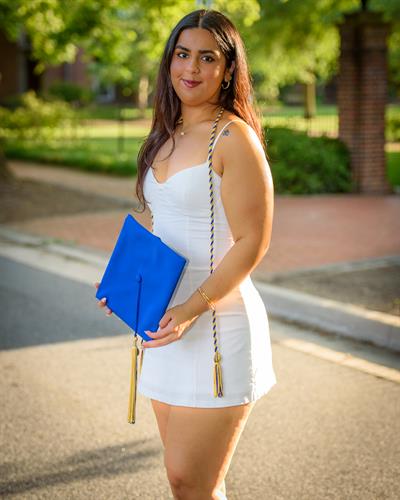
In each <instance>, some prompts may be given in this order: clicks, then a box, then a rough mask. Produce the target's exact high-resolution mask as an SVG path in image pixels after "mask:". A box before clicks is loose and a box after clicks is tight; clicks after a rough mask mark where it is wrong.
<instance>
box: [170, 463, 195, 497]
mask: <svg viewBox="0 0 400 500" xmlns="http://www.w3.org/2000/svg"><path fill="white" fill-rule="evenodd" d="M164 464H165V469H166V472H167V477H168V481H169V484H170V485H171V488H172V491H173V492H174V495H175V498H178V499H180V498H188V497H189V496H191V495H190V493H194V492H197V491H198V489H199V487H201V486H203V487H204V485H199V484H198V480H197V479H196V477H195V475H193V474H192V473H191V472H190V471H188V470H187V469H186V468H185V467H179V466H176V465H174V464H171V463H168V460H167V461H165V462H164Z"/></svg>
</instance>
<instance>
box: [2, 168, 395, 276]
mask: <svg viewBox="0 0 400 500" xmlns="http://www.w3.org/2000/svg"><path fill="white" fill-rule="evenodd" d="M10 166H11V168H12V169H13V171H14V173H15V174H16V175H17V176H19V177H21V178H29V179H35V180H40V181H42V182H48V183H53V184H57V185H63V186H68V187H74V188H76V189H80V190H83V191H88V192H92V193H96V194H102V195H107V196H111V197H116V198H120V199H121V198H124V199H129V200H131V201H132V206H134V205H135V203H136V201H137V200H136V197H135V195H134V191H135V179H134V178H116V177H109V176H105V175H100V174H94V173H83V172H79V171H75V170H72V169H66V168H60V167H44V166H39V165H30V164H26V163H22V162H10ZM126 213H127V209H123V210H112V211H107V209H106V207H105V211H104V212H96V213H85V214H78V215H70V216H54V217H45V218H40V219H36V220H30V221H27V222H20V223H14V224H13V227H15V228H18V229H21V230H24V231H27V232H30V233H34V234H38V235H46V236H52V237H54V238H60V239H62V240H67V241H72V242H74V243H76V244H79V245H85V246H89V247H93V248H96V249H101V250H105V251H111V250H112V248H113V245H114V242H115V238H116V236H117V234H118V232H119V229H120V227H121V224H122V222H123V219H124V218H125V215H126ZM131 213H132V215H134V216H135V217H136V218H137V219H138V220H139V221H140V222H141V223H142V224H144V225H146V226H147V227H149V215H148V214H147V213H145V214H136V213H135V212H133V211H131ZM396 254H400V196H399V195H396V194H392V195H385V196H372V195H371V196H370V195H354V194H338V195H336V194H333V195H313V196H286V195H285V196H280V195H276V196H275V210H274V225H273V233H272V241H271V245H270V248H269V250H268V252H267V255H266V256H265V258H264V259H263V261H262V263H261V264H260V265H259V266H258V268H257V269H256V270H255V271H254V273H253V275H254V277H256V278H260V279H261V278H262V277H263V276H265V275H268V274H269V273H272V272H281V271H289V270H295V269H304V268H311V267H317V266H321V265H324V264H330V263H336V262H345V261H353V260H360V259H368V258H376V257H383V256H387V255H396Z"/></svg>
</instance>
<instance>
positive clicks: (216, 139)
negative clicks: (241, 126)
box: [211, 119, 243, 151]
mask: <svg viewBox="0 0 400 500" xmlns="http://www.w3.org/2000/svg"><path fill="white" fill-rule="evenodd" d="M232 122H242V123H243V120H235V119H233V120H230V121H229V122H228V123H225V125H224V126H223V127H222V128H221V130H220V131H219V134H218V135H217V137H216V138H215V141H214V144H213V145H212V149H211V150H212V151H213V150H214V146H215V145H216V144H217V141H218V139H219V136H220V135H221V134H222V132H223V131H224V129H225V127H227V126H228V125H229V124H230V123H232Z"/></svg>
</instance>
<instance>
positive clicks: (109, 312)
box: [94, 281, 112, 316]
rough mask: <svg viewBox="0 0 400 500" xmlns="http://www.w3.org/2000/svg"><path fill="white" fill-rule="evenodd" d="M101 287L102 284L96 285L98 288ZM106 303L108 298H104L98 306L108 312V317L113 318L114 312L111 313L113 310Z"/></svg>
mask: <svg viewBox="0 0 400 500" xmlns="http://www.w3.org/2000/svg"><path fill="white" fill-rule="evenodd" d="M99 285H100V283H98V282H97V281H96V283H95V284H94V286H95V287H96V288H99ZM106 302H107V299H106V297H104V298H102V299H101V300H99V303H98V305H99V307H104V308H105V312H106V314H107V316H111V314H112V311H111V309H110V308H109V307H107V306H106Z"/></svg>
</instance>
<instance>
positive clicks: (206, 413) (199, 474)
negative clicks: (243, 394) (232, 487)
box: [164, 402, 255, 500]
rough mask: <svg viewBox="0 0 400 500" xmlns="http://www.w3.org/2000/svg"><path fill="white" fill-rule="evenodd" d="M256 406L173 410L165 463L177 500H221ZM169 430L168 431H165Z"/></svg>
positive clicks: (167, 427)
mask: <svg viewBox="0 0 400 500" xmlns="http://www.w3.org/2000/svg"><path fill="white" fill-rule="evenodd" d="M254 404H255V403H254V402H253V403H249V404H245V405H239V406H229V407H225V408H191V407H187V406H170V408H169V414H168V419H167V423H166V431H165V434H164V439H165V445H164V446H165V452H164V463H165V467H166V470H167V475H168V480H169V482H170V485H171V489H172V493H173V495H174V498H175V499H176V500H181V499H182V500H210V499H217V498H218V496H217V490H218V489H220V490H221V491H222V487H224V483H223V480H224V478H225V475H226V473H227V472H228V469H229V465H230V463H231V460H232V457H233V453H234V451H235V449H236V446H237V444H238V442H239V438H240V435H241V433H242V431H243V429H244V426H245V424H246V421H247V418H248V416H249V414H250V412H251V410H252V408H253V406H254ZM164 430H165V429H164Z"/></svg>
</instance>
